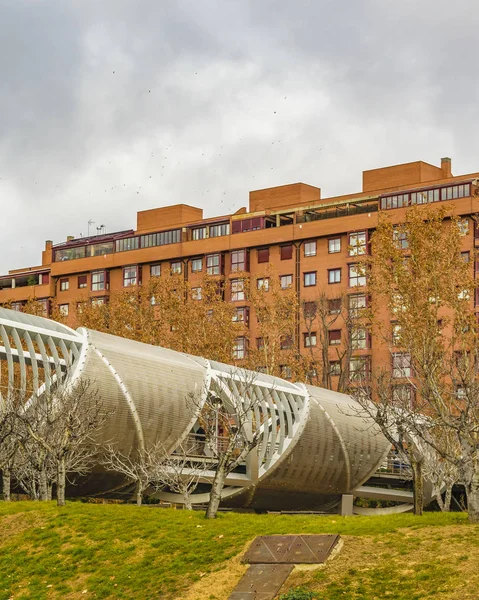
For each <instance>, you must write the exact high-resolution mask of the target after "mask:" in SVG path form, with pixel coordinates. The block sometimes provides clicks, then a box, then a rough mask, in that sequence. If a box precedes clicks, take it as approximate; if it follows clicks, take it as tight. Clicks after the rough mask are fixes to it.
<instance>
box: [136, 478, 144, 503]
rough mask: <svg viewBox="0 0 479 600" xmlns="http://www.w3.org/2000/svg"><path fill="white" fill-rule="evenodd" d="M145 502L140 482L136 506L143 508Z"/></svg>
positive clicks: (137, 485) (137, 487)
mask: <svg viewBox="0 0 479 600" xmlns="http://www.w3.org/2000/svg"><path fill="white" fill-rule="evenodd" d="M142 502H143V488H142V485H141V483H140V482H139V481H138V482H137V484H136V505H137V506H141V504H142Z"/></svg>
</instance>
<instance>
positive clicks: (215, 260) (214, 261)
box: [206, 254, 221, 275]
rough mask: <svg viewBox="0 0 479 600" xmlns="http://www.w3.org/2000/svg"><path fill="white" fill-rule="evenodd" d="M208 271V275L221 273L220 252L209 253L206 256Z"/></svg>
mask: <svg viewBox="0 0 479 600" xmlns="http://www.w3.org/2000/svg"><path fill="white" fill-rule="evenodd" d="M206 272H207V273H208V275H220V273H221V257H220V255H219V254H208V255H207V257H206Z"/></svg>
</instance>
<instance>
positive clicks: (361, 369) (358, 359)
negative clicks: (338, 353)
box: [349, 356, 369, 382]
mask: <svg viewBox="0 0 479 600" xmlns="http://www.w3.org/2000/svg"><path fill="white" fill-rule="evenodd" d="M368 378H369V356H353V357H352V358H351V360H350V361H349V380H350V381H351V382H355V381H364V380H365V379H368Z"/></svg>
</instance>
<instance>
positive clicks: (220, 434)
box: [189, 367, 277, 519]
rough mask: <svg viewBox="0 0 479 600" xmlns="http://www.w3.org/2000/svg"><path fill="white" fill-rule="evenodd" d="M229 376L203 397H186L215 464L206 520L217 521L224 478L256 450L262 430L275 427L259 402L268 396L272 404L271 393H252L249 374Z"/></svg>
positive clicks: (237, 371)
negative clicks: (263, 394)
mask: <svg viewBox="0 0 479 600" xmlns="http://www.w3.org/2000/svg"><path fill="white" fill-rule="evenodd" d="M228 375H229V376H228V377H225V378H224V379H223V381H222V383H221V385H219V384H218V385H217V386H216V387H214V388H213V389H210V390H208V391H207V393H206V394H203V395H202V397H201V396H199V395H198V394H191V395H190V397H189V401H190V403H191V404H192V405H193V407H194V409H195V411H196V412H197V413H198V414H199V422H200V424H201V426H202V428H203V430H204V432H205V433H204V436H205V443H206V447H207V448H208V451H209V453H210V455H211V456H212V457H213V458H214V462H215V464H216V471H215V475H214V478H213V482H212V485H211V491H210V499H209V503H208V508H207V511H206V518H207V519H214V518H215V517H216V514H217V512H218V508H219V505H220V502H221V495H222V491H223V488H224V485H225V481H226V477H227V476H228V475H229V474H230V473H231V472H232V471H234V470H235V469H236V468H237V467H238V466H239V465H240V464H242V463H243V462H244V461H245V460H246V458H247V457H248V455H249V454H250V453H251V452H252V451H253V450H254V449H255V448H256V447H257V446H258V444H259V443H260V440H261V436H262V434H263V430H264V427H276V426H277V423H276V415H272V416H271V419H269V420H268V419H267V418H266V417H265V415H264V413H262V408H263V406H262V404H263V402H265V398H264V397H263V398H261V393H265V394H268V395H269V396H270V400H271V402H272V404H274V403H275V400H274V390H273V389H270V388H261V390H262V391H261V392H259V390H255V389H254V388H255V382H256V377H257V375H256V374H255V373H253V372H252V371H247V370H245V369H238V368H234V367H231V371H230V372H229V374H228ZM205 396H206V399H205ZM261 415H263V416H261Z"/></svg>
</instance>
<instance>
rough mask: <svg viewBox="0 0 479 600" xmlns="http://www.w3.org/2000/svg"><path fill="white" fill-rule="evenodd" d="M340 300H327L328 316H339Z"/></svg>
mask: <svg viewBox="0 0 479 600" xmlns="http://www.w3.org/2000/svg"><path fill="white" fill-rule="evenodd" d="M341 305H342V301H341V298H333V299H331V300H328V314H330V315H339V314H340V313H341Z"/></svg>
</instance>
